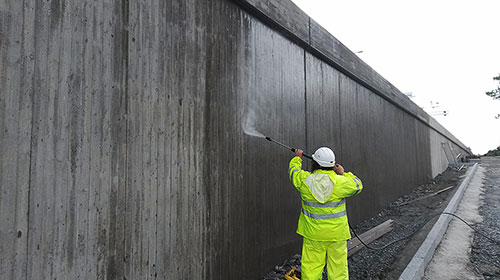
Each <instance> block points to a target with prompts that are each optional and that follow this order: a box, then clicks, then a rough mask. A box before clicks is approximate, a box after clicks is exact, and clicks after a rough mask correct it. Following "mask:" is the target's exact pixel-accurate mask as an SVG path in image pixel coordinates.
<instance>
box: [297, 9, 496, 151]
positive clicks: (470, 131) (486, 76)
mask: <svg viewBox="0 0 500 280" xmlns="http://www.w3.org/2000/svg"><path fill="white" fill-rule="evenodd" d="M292 2H294V3H295V4H296V5H297V6H299V8H301V9H302V10H303V11H304V12H305V13H306V14H308V15H309V16H310V17H311V18H312V19H314V20H315V21H316V22H318V23H319V24H321V25H322V26H323V27H324V28H325V29H327V30H328V31H329V32H330V33H331V34H332V35H333V36H334V37H335V38H337V39H338V40H340V41H341V42H342V43H343V44H344V45H345V46H346V47H348V48H349V49H350V50H351V51H353V52H355V53H356V54H357V55H358V56H359V58H361V59H362V60H363V61H364V62H366V63H367V64H368V65H370V66H371V67H372V68H373V69H374V70H375V71H377V72H378V73H379V74H380V75H382V76H383V77H384V78H385V79H387V80H388V81H389V82H390V83H391V84H393V85H394V86H396V87H397V88H398V89H399V90H400V91H401V92H403V93H412V94H413V95H414V97H412V98H411V99H412V100H413V101H414V102H415V103H416V104H417V105H419V106H420V107H422V108H423V109H424V110H425V111H427V112H428V113H430V115H431V116H432V117H433V118H435V119H436V120H437V121H438V122H439V123H441V124H442V125H443V126H444V127H445V128H446V129H448V130H449V131H450V132H451V133H452V134H453V135H455V136H456V137H457V138H458V139H459V140H460V141H461V142H462V143H463V144H464V145H465V146H467V147H470V148H471V150H472V152H473V153H475V154H484V153H486V152H487V151H488V150H492V149H495V148H496V147H498V146H500V119H496V118H495V116H497V115H498V114H500V100H494V99H492V98H491V97H489V96H487V95H486V94H485V92H486V91H490V90H493V89H495V88H496V87H497V85H498V81H494V80H493V77H495V76H498V75H499V74H500V24H499V21H498V12H499V11H500V1H499V0H474V1H464V0H453V1H452V0H439V1H436V0H434V1H430V0H420V1H408V0H378V1H373V0H292ZM443 111H446V112H447V115H446V116H444V115H443V113H442V112H443Z"/></svg>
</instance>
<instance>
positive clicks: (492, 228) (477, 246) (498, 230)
mask: <svg viewBox="0 0 500 280" xmlns="http://www.w3.org/2000/svg"><path fill="white" fill-rule="evenodd" d="M481 166H483V167H484V168H486V174H487V175H486V177H485V179H484V181H483V185H484V204H483V206H482V207H481V208H480V209H479V212H480V214H481V216H483V222H482V223H480V224H478V225H477V226H476V228H477V229H478V230H480V231H482V232H484V233H485V234H486V235H488V236H489V237H490V238H492V239H494V240H497V241H500V157H484V158H483V159H482V163H481ZM471 262H472V266H473V267H474V269H475V270H476V273H478V274H479V275H482V276H483V277H484V279H500V245H499V244H498V243H497V244H495V243H493V242H492V241H490V240H488V239H487V238H486V237H484V236H481V235H480V234H475V235H474V241H473V244H472V252H471Z"/></svg>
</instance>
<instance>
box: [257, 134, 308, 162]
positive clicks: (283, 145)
mask: <svg viewBox="0 0 500 280" xmlns="http://www.w3.org/2000/svg"><path fill="white" fill-rule="evenodd" d="M266 140H268V141H269V142H273V143H275V144H278V145H280V146H281V147H283V148H285V149H288V150H290V151H292V152H294V153H295V150H296V149H295V148H292V147H290V146H287V145H285V144H283V143H281V142H278V141H276V140H274V139H271V137H269V136H266ZM302 155H303V156H305V157H306V158H308V159H313V158H312V156H311V155H309V154H307V153H302Z"/></svg>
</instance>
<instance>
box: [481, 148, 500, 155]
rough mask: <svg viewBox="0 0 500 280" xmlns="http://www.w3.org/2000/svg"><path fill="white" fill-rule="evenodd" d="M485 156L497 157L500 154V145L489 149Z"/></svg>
mask: <svg viewBox="0 0 500 280" xmlns="http://www.w3.org/2000/svg"><path fill="white" fill-rule="evenodd" d="M484 156H485V157H497V156H500V147H498V148H496V149H495V150H489V151H488V152H487V153H486V154H484Z"/></svg>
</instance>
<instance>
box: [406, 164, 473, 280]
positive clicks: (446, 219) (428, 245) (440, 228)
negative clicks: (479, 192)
mask: <svg viewBox="0 0 500 280" xmlns="http://www.w3.org/2000/svg"><path fill="white" fill-rule="evenodd" d="M477 167H478V164H477V163H476V164H474V165H473V166H472V167H471V168H470V169H469V170H468V171H467V176H466V177H465V179H464V180H463V181H462V183H461V184H460V187H459V188H458V190H457V192H456V193H455V194H454V195H453V198H452V199H451V200H450V202H449V203H448V205H447V206H446V209H445V210H444V211H443V212H447V213H455V211H456V210H457V208H458V204H459V203H460V201H461V200H462V197H463V195H464V192H465V189H467V186H468V185H469V183H470V181H471V179H472V177H473V176H474V174H475V172H476V170H477ZM451 219H452V217H451V216H450V215H441V216H440V217H439V219H438V220H437V222H436V223H435V224H434V226H433V227H432V229H431V230H430V232H429V233H428V234H427V237H426V238H425V240H424V242H423V243H422V245H420V248H419V249H418V251H417V252H416V253H415V255H414V256H413V258H412V259H411V261H410V263H408V265H407V266H406V268H405V270H404V271H403V273H401V276H399V279H400V280H403V279H404V280H416V279H422V277H423V276H424V272H425V269H426V267H427V265H428V264H429V262H430V261H431V259H432V256H433V255H434V252H435V251H436V248H437V246H438V245H439V243H440V242H441V240H442V238H443V236H444V234H445V233H446V230H447V229H448V224H449V223H450V220H451Z"/></svg>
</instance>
